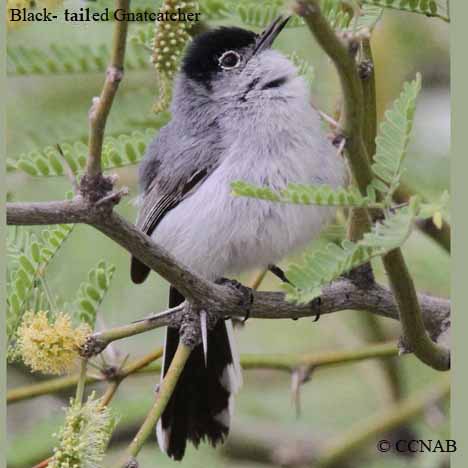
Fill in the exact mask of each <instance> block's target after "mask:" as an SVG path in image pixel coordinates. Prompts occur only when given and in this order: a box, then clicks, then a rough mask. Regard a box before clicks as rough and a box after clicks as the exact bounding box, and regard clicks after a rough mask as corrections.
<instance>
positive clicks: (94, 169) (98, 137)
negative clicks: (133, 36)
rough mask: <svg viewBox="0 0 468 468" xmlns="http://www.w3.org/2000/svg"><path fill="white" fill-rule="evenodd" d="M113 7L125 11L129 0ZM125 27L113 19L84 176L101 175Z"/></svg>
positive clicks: (91, 119)
mask: <svg viewBox="0 0 468 468" xmlns="http://www.w3.org/2000/svg"><path fill="white" fill-rule="evenodd" d="M115 7H116V9H121V10H122V11H125V12H127V11H128V10H129V7H130V0H116V2H115ZM127 29H128V22H127V21H115V26H114V37H113V41H112V54H111V62H110V65H109V67H108V68H107V73H106V81H105V83H104V87H103V89H102V91H101V95H100V96H99V100H98V101H97V102H96V103H95V105H93V107H92V109H91V111H90V115H89V122H90V129H89V139H88V160H87V163H86V177H88V178H90V179H93V178H94V177H97V176H100V175H101V153H102V143H103V141H104V129H105V126H106V122H107V117H108V115H109V112H110V109H111V107H112V103H113V101H114V96H115V94H116V93H117V89H118V87H119V83H120V81H121V80H122V78H123V71H124V58H125V46H126V43H127Z"/></svg>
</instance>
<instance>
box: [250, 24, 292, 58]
mask: <svg viewBox="0 0 468 468" xmlns="http://www.w3.org/2000/svg"><path fill="white" fill-rule="evenodd" d="M289 18H291V16H286V17H285V16H282V15H281V16H278V18H276V19H275V20H274V21H273V22H272V23H271V24H270V25H269V26H268V27H267V28H266V29H265V31H263V32H262V33H261V34H260V35H259V36H258V39H257V43H256V45H255V49H254V52H253V54H254V55H255V54H258V53H259V52H261V51H262V50H265V49H269V48H270V47H271V45H272V44H273V42H274V41H275V39H276V38H277V37H278V34H279V33H280V32H281V31H282V30H283V28H284V27H285V26H286V23H287V22H288V21H289Z"/></svg>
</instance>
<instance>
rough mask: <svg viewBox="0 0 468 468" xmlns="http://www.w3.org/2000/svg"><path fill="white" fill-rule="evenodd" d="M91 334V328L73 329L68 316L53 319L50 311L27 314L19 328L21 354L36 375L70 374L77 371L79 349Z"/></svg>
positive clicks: (82, 326) (83, 326)
mask: <svg viewBox="0 0 468 468" xmlns="http://www.w3.org/2000/svg"><path fill="white" fill-rule="evenodd" d="M90 333H91V328H90V327H89V326H88V325H85V324H81V325H79V326H78V327H73V325H72V322H71V318H70V316H69V315H68V314H64V313H59V314H57V315H56V317H55V318H54V319H49V317H48V316H47V312H44V311H40V312H37V313H34V312H26V314H25V315H24V318H23V322H22V324H21V326H20V327H19V329H18V352H19V355H20V356H21V357H22V359H23V361H24V363H25V364H26V365H27V366H29V367H30V368H31V369H32V370H33V371H34V372H42V373H43V374H67V373H70V372H72V371H74V370H75V369H76V367H77V362H78V357H79V354H78V350H79V347H80V346H81V345H83V344H84V342H85V340H86V337H87V336H88V335H89V334H90Z"/></svg>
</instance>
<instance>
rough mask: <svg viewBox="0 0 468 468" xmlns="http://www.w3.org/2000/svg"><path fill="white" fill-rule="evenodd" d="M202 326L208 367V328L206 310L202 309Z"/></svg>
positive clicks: (206, 365)
mask: <svg viewBox="0 0 468 468" xmlns="http://www.w3.org/2000/svg"><path fill="white" fill-rule="evenodd" d="M200 328H201V335H202V343H203V356H204V358H205V367H208V328H207V325H206V311H205V310H200Z"/></svg>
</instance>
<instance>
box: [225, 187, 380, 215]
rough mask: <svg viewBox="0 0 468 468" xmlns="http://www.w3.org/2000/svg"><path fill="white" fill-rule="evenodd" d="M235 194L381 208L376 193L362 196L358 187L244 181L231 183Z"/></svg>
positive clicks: (276, 200) (328, 204) (295, 202)
mask: <svg viewBox="0 0 468 468" xmlns="http://www.w3.org/2000/svg"><path fill="white" fill-rule="evenodd" d="M231 188H232V191H233V195H235V196H243V197H250V198H257V199H260V200H268V201H272V202H277V203H288V204H296V205H321V206H347V207H369V208H379V207H382V205H381V204H379V203H377V201H376V200H375V193H373V192H372V191H370V192H369V194H368V196H366V197H364V196H362V195H361V194H360V193H359V191H358V190H356V188H354V187H351V188H349V189H345V188H337V189H333V188H332V187H330V186H329V185H316V186H314V185H302V184H288V186H287V187H286V188H285V189H283V190H272V189H270V188H268V187H257V186H255V185H252V184H249V183H247V182H243V181H236V182H233V183H231Z"/></svg>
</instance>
